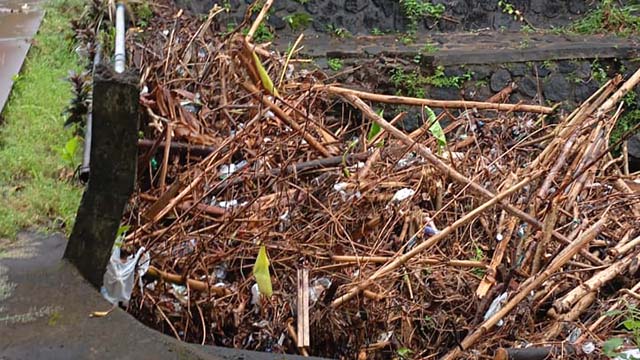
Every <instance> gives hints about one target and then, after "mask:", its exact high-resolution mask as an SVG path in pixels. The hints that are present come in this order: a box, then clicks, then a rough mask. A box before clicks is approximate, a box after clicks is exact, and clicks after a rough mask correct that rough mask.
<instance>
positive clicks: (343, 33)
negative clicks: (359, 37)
mask: <svg viewBox="0 0 640 360" xmlns="http://www.w3.org/2000/svg"><path fill="white" fill-rule="evenodd" d="M327 31H328V32H329V35H331V36H333V37H337V38H340V39H344V38H348V37H350V36H351V33H350V32H349V30H347V29H345V28H343V27H339V26H335V25H334V24H329V25H327Z"/></svg>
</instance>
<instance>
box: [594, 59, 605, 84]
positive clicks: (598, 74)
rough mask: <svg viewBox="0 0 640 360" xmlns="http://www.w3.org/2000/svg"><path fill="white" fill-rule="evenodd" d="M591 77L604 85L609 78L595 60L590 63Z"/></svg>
mask: <svg viewBox="0 0 640 360" xmlns="http://www.w3.org/2000/svg"><path fill="white" fill-rule="evenodd" d="M591 77H592V78H593V79H594V80H596V81H597V82H598V83H600V84H604V83H605V82H606V81H607V79H608V78H609V75H607V71H606V70H605V69H604V68H603V67H602V65H601V64H600V62H599V61H598V60H597V59H596V60H593V62H592V63H591Z"/></svg>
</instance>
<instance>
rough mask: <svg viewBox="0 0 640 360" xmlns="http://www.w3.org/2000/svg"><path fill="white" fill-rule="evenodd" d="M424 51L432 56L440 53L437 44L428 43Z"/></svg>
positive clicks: (423, 48)
mask: <svg viewBox="0 0 640 360" xmlns="http://www.w3.org/2000/svg"><path fill="white" fill-rule="evenodd" d="M422 51H423V52H425V53H427V54H431V53H434V52H438V48H437V47H436V46H435V44H430V43H426V44H424V46H423V47H422Z"/></svg>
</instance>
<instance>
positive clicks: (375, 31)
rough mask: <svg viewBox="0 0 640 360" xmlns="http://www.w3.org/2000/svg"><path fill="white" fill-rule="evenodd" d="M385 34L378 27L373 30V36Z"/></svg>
mask: <svg viewBox="0 0 640 360" xmlns="http://www.w3.org/2000/svg"><path fill="white" fill-rule="evenodd" d="M383 34H384V33H383V32H382V30H380V29H379V28H377V27H374V28H373V29H371V35H374V36H380V35H383Z"/></svg>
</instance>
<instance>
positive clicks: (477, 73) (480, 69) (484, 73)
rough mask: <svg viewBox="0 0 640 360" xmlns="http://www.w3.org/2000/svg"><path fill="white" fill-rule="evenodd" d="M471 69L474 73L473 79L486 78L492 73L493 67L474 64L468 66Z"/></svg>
mask: <svg viewBox="0 0 640 360" xmlns="http://www.w3.org/2000/svg"><path fill="white" fill-rule="evenodd" d="M467 68H468V69H469V71H471V73H472V74H473V75H472V76H471V79H472V80H484V79H486V78H488V77H489V75H491V69H490V68H489V67H488V66H484V65H472V66H467Z"/></svg>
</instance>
